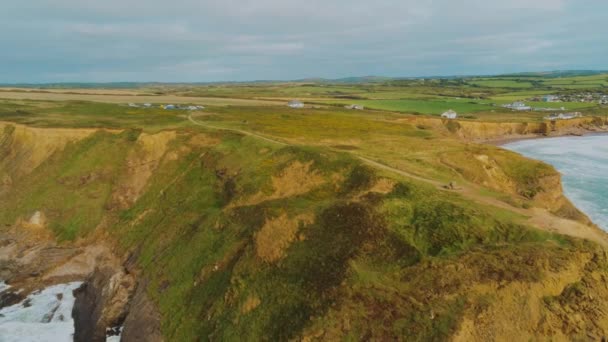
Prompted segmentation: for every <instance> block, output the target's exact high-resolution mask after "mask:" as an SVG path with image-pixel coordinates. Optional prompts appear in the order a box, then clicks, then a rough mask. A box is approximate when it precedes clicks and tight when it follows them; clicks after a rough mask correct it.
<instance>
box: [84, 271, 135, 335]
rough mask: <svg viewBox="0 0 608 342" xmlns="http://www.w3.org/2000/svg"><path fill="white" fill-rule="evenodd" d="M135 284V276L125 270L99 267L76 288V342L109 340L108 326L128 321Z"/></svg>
mask: <svg viewBox="0 0 608 342" xmlns="http://www.w3.org/2000/svg"><path fill="white" fill-rule="evenodd" d="M134 287H135V282H134V280H133V277H132V276H131V275H129V274H126V273H125V272H124V271H123V270H121V269H116V268H114V267H104V268H102V269H99V268H98V269H96V270H95V272H93V274H92V275H91V276H90V277H89V279H88V280H87V281H86V282H85V283H84V284H82V286H80V287H79V288H78V289H76V290H75V291H74V296H75V297H76V301H75V303H74V308H73V309H72V317H73V318H74V327H75V331H74V341H75V342H81V341H82V342H97V341H105V340H106V329H107V328H108V327H115V326H120V325H121V324H122V322H123V321H124V319H125V316H126V314H127V309H128V304H129V301H130V298H131V296H132V293H133V289H134Z"/></svg>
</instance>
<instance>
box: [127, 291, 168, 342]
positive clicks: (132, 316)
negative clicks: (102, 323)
mask: <svg viewBox="0 0 608 342" xmlns="http://www.w3.org/2000/svg"><path fill="white" fill-rule="evenodd" d="M160 319H161V316H160V313H159V312H158V310H157V308H156V306H155V305H154V303H153V302H152V301H151V300H150V299H149V298H148V296H147V294H146V286H145V284H143V283H140V284H139V285H138V286H137V290H136V291H135V297H133V300H132V301H131V305H130V310H129V314H128V315H127V318H126V319H125V322H124V326H123V330H122V335H121V341H123V342H137V341H146V342H160V341H163V337H162V334H161V330H160Z"/></svg>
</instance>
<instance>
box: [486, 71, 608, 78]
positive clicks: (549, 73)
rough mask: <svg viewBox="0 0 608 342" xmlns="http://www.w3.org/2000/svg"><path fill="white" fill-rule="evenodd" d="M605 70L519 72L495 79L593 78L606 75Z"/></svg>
mask: <svg viewBox="0 0 608 342" xmlns="http://www.w3.org/2000/svg"><path fill="white" fill-rule="evenodd" d="M606 73H608V71H606V70H555V71H541V72H521V73H514V74H504V75H498V76H497V77H505V76H508V77H513V76H516V77H546V78H560V77H576V76H593V75H601V74H606Z"/></svg>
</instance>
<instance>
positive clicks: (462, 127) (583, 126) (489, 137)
mask: <svg viewBox="0 0 608 342" xmlns="http://www.w3.org/2000/svg"><path fill="white" fill-rule="evenodd" d="M398 121H399V122H403V123H409V124H413V125H419V126H424V127H429V128H432V129H434V130H436V131H438V132H443V133H444V134H446V135H450V136H455V137H458V138H460V139H463V140H466V141H475V142H501V141H507V140H515V139H525V138H535V137H545V136H564V135H582V134H586V133H594V132H606V131H608V126H607V123H606V120H605V119H604V118H600V117H582V118H575V119H571V120H556V121H542V122H538V121H536V122H478V121H467V120H442V119H434V118H417V117H412V118H407V119H400V120H398Z"/></svg>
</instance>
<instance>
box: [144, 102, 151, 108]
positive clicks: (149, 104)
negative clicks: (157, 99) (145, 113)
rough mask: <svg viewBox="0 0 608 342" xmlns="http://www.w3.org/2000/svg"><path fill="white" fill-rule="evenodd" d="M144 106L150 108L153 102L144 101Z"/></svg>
mask: <svg viewBox="0 0 608 342" xmlns="http://www.w3.org/2000/svg"><path fill="white" fill-rule="evenodd" d="M144 107H145V108H150V107H152V104H151V103H144Z"/></svg>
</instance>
